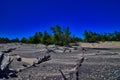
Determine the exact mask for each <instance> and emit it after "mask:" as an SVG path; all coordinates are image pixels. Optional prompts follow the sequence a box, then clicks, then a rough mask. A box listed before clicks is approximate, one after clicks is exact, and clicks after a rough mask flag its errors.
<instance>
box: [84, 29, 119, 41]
mask: <svg viewBox="0 0 120 80" xmlns="http://www.w3.org/2000/svg"><path fill="white" fill-rule="evenodd" d="M84 41H85V42H98V41H120V32H118V31H114V32H113V33H102V34H100V33H96V32H92V31H87V30H85V31H84Z"/></svg>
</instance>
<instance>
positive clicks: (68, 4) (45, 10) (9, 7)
mask: <svg viewBox="0 0 120 80" xmlns="http://www.w3.org/2000/svg"><path fill="white" fill-rule="evenodd" d="M56 24H58V25H61V26H62V27H66V26H69V27H70V30H71V32H72V34H73V35H76V36H80V37H82V35H83V32H84V30H85V29H87V30H92V31H95V32H98V33H103V32H113V31H115V30H117V31H120V0H0V36H1V37H9V38H15V37H19V38H21V37H23V36H25V37H28V36H31V35H33V34H34V33H35V32H36V31H44V30H48V32H49V28H50V27H51V26H55V25H56Z"/></svg>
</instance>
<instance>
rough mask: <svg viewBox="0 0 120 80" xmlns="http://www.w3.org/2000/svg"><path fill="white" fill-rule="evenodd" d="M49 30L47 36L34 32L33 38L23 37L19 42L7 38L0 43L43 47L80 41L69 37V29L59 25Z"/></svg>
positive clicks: (45, 32)
mask: <svg viewBox="0 0 120 80" xmlns="http://www.w3.org/2000/svg"><path fill="white" fill-rule="evenodd" d="M50 30H51V31H52V34H49V33H48V32H47V31H44V32H43V33H42V32H36V33H35V34H34V35H33V36H30V37H29V38H26V37H23V38H22V39H21V40H19V39H18V38H16V39H12V40H10V39H8V38H0V43H8V42H9V43H10V42H22V43H34V44H38V43H42V44H45V45H49V44H56V45H67V44H69V43H75V42H79V41H82V39H81V38H78V37H75V36H72V35H71V32H70V29H69V27H66V28H64V29H62V28H61V27H60V26H59V25H56V26H55V27H51V28H50Z"/></svg>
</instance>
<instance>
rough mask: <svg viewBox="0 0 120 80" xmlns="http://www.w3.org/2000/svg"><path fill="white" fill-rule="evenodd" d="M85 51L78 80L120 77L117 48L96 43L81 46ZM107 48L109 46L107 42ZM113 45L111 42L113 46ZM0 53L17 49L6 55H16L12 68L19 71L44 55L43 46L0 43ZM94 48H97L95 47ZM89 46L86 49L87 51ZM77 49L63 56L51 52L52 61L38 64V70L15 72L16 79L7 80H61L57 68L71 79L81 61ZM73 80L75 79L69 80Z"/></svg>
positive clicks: (62, 54) (79, 51) (35, 68)
mask: <svg viewBox="0 0 120 80" xmlns="http://www.w3.org/2000/svg"><path fill="white" fill-rule="evenodd" d="M83 45H84V47H86V48H87V51H86V52H85V60H84V62H83V64H82V66H81V67H80V68H79V80H117V79H118V78H119V77H120V48H118V45H117V49H116V48H111V47H110V48H109V47H108V48H106V47H107V46H105V48H102V47H101V46H102V45H107V43H102V44H99V45H98V43H95V44H93V45H91V44H90V45H91V46H94V47H93V48H91V47H89V46H87V44H83ZM108 45H111V43H109V44H108ZM112 45H113V43H112ZM0 46H1V47H0V50H1V51H2V50H6V49H9V48H14V47H17V49H16V50H15V51H13V52H11V53H9V54H19V55H20V56H21V57H22V62H17V61H14V62H13V63H12V65H11V67H12V68H18V67H19V68H21V67H22V65H23V64H27V65H31V64H32V63H33V62H34V60H36V57H38V56H43V55H46V54H48V53H46V52H45V51H44V50H42V49H43V48H45V46H44V45H41V44H38V45H35V44H22V45H21V44H19V43H17V44H15V43H12V44H0ZM96 46H97V48H95V47H96ZM88 47H89V48H88ZM80 48H81V47H80V46H78V50H75V51H74V52H71V53H69V52H66V53H50V55H51V58H52V59H51V60H50V61H47V62H44V63H41V64H39V65H37V67H33V68H29V69H26V70H25V71H23V72H21V73H18V77H15V78H9V79H10V80H63V78H62V76H61V74H60V72H59V69H61V70H62V71H63V72H64V74H65V75H66V76H67V77H70V76H71V77H72V76H73V73H74V67H75V65H76V63H77V61H78V60H79V59H81V56H82V51H81V49H80ZM69 80H70V79H69ZM71 80H74V79H71Z"/></svg>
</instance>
